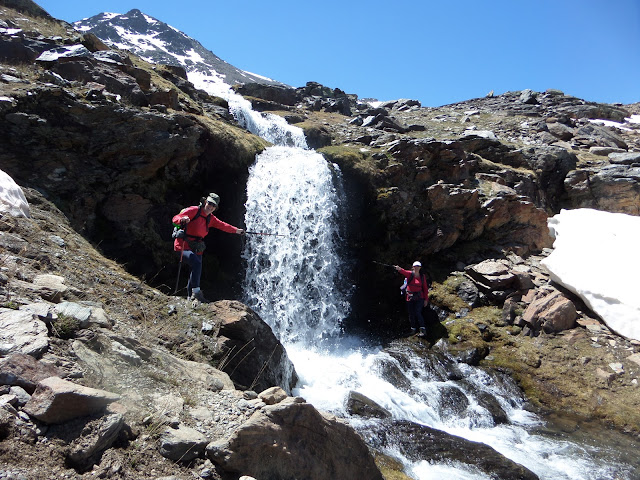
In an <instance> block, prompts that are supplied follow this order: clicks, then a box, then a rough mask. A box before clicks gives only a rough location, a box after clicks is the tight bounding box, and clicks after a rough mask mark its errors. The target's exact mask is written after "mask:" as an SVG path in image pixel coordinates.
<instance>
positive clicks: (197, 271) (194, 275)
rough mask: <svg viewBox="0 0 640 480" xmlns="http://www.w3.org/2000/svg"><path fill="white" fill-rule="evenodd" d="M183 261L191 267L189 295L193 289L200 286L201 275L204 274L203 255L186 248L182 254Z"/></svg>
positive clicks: (188, 285)
mask: <svg viewBox="0 0 640 480" xmlns="http://www.w3.org/2000/svg"><path fill="white" fill-rule="evenodd" d="M182 261H183V262H186V264H187V265H189V268H190V269H191V273H190V274H189V282H188V283H187V295H188V296H189V297H190V296H191V290H192V289H194V288H198V287H199V286H200V275H202V255H196V254H195V253H193V252H192V251H191V250H185V251H184V253H183V254H182Z"/></svg>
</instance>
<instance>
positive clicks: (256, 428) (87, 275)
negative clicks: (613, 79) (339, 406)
mask: <svg viewBox="0 0 640 480" xmlns="http://www.w3.org/2000/svg"><path fill="white" fill-rule="evenodd" d="M237 89H238V91H239V92H240V93H242V94H243V95H245V96H246V97H247V98H249V99H251V101H252V103H253V105H254V108H255V109H257V110H269V111H270V112H272V113H277V114H280V115H282V116H283V117H284V118H286V119H287V120H288V121H289V122H290V123H293V124H296V125H298V126H300V127H301V128H303V129H304V131H305V133H306V135H307V138H308V140H309V144H310V145H311V146H312V147H314V148H317V149H318V150H319V151H320V152H322V153H323V154H324V155H325V157H327V158H328V159H329V160H331V161H333V162H335V163H337V164H338V165H339V166H340V168H341V170H342V172H343V174H344V178H345V183H346V191H345V195H346V198H347V200H348V205H349V209H348V215H349V217H348V219H347V223H348V227H349V228H348V229H347V236H346V244H347V245H346V248H347V249H348V250H349V252H350V253H351V255H352V258H353V259H354V260H353V262H352V263H351V265H352V266H353V272H352V280H353V283H354V284H356V285H357V290H356V292H355V294H354V297H353V305H354V315H352V318H350V319H349V320H348V325H346V328H348V329H350V328H352V329H361V328H363V327H366V328H368V329H370V328H371V327H370V325H375V326H376V327H375V328H374V329H375V330H376V332H375V333H376V334H378V335H382V336H383V337H384V338H386V339H394V338H398V337H400V336H401V334H402V331H403V322H404V312H403V311H402V309H401V307H402V305H401V304H400V303H399V302H398V298H397V297H398V294H397V291H398V290H397V287H398V280H397V277H395V276H394V275H393V272H389V271H388V270H385V268H384V267H380V266H378V265H376V264H374V263H373V260H377V261H381V262H384V263H390V264H393V263H398V264H402V265H404V264H406V263H408V262H410V261H411V260H413V259H415V258H419V259H421V260H422V261H423V262H424V263H426V264H427V266H428V269H429V271H430V273H431V274H432V277H433V280H434V284H433V287H432V305H433V309H432V312H433V323H432V324H431V327H430V337H429V339H428V340H429V342H426V341H422V340H417V339H409V340H401V341H400V342H401V343H403V345H404V346H405V347H406V346H407V345H408V348H412V349H417V350H418V351H420V352H422V353H423V354H424V355H425V356H426V355H431V354H433V353H434V352H438V354H446V355H447V356H449V357H452V358H455V359H456V360H457V361H459V362H466V363H470V364H474V365H477V364H480V365H483V366H486V367H494V368H499V369H501V370H502V371H505V372H509V373H510V374H511V375H513V376H514V378H515V379H516V380H517V381H518V383H519V385H520V386H521V388H523V389H524V391H525V393H526V395H527V396H528V398H530V400H531V402H532V405H533V406H534V407H535V408H540V409H542V410H543V411H552V410H554V409H558V410H565V411H570V412H573V413H576V414H578V415H580V416H582V418H584V417H595V418H597V419H604V420H605V421H607V422H608V423H609V424H612V425H615V426H616V427H617V428H618V429H620V430H624V431H626V432H631V433H634V434H637V433H638V432H640V418H639V417H638V412H639V411H640V404H639V403H638V395H637V388H638V377H639V376H640V361H639V360H638V359H637V356H638V354H640V346H639V345H638V344H637V342H630V341H628V340H626V339H624V338H620V337H617V336H615V335H613V334H612V333H611V332H609V331H608V330H607V329H606V327H604V326H603V325H602V324H601V323H600V322H599V320H598V319H597V318H596V317H595V316H594V315H593V314H591V313H590V312H589V311H588V310H587V309H586V308H585V307H584V305H581V304H580V302H579V301H578V300H577V299H575V298H574V297H572V296H571V295H570V294H569V293H568V292H564V291H562V290H561V289H559V288H557V286H554V285H552V284H551V283H550V281H549V277H548V273H547V272H546V271H545V269H544V268H543V267H542V266H541V265H540V261H541V259H542V258H544V256H545V255H546V254H547V253H548V250H546V249H547V248H548V247H550V246H551V239H550V237H549V232H548V229H547V219H548V217H549V216H550V215H552V214H553V213H556V212H558V211H559V209H561V208H574V207H592V208H599V209H604V210H608V211H614V212H624V213H628V214H632V215H640V186H639V185H640V184H639V182H638V180H639V175H640V160H639V157H638V155H639V154H638V151H640V143H639V142H640V140H639V139H640V135H639V130H638V123H634V122H633V121H630V120H629V119H631V118H632V115H637V114H640V107H639V106H638V104H635V105H626V106H622V105H602V104H596V103H593V102H588V101H585V100H582V99H577V98H573V97H569V96H567V95H564V94H563V93H562V92H560V91H556V90H549V91H546V92H531V91H523V92H509V93H506V94H504V95H500V96H496V97H487V98H481V99H474V100H469V101H466V102H461V103H459V104H454V105H447V106H443V107H438V108H424V107H421V106H420V104H419V103H418V102H416V101H412V100H398V101H395V102H388V103H385V104H375V105H372V104H370V103H364V102H361V101H359V100H358V98H357V96H356V95H353V94H347V93H345V92H343V91H341V90H340V89H332V88H327V87H324V86H322V85H318V84H316V83H313V82H310V83H308V84H307V85H305V86H304V87H300V88H297V89H293V88H288V87H284V86H269V85H244V86H240V87H237ZM0 137H1V138H0V145H1V146H0V169H2V170H3V171H5V172H6V173H8V174H9V175H11V177H12V178H13V179H14V180H16V182H17V183H18V184H19V185H20V186H22V187H23V189H24V191H25V192H26V194H27V198H28V200H29V202H30V204H31V206H32V217H31V218H30V219H26V218H13V217H3V218H2V219H0V233H1V236H0V258H2V270H1V271H0V303H1V305H2V308H0V318H1V319H2V322H4V323H3V335H5V333H4V332H5V331H6V332H10V331H11V332H12V333H11V334H10V335H9V334H8V333H7V334H6V338H5V337H3V340H2V344H3V347H2V348H3V349H4V350H3V351H2V356H3V358H2V359H1V361H2V362H3V363H2V367H0V375H2V376H3V377H2V378H3V381H2V382H1V383H3V386H2V387H1V388H2V389H3V391H2V392H3V396H2V397H1V398H3V399H4V403H5V404H6V405H11V407H9V406H7V407H6V408H5V409H4V410H0V411H1V412H2V415H3V416H2V419H1V421H0V432H1V434H0V438H1V439H2V441H1V442H0V445H2V447H3V449H2V452H1V455H2V457H1V458H2V462H3V464H5V465H14V466H15V468H16V471H17V472H18V473H24V472H25V471H26V469H27V468H32V469H35V471H37V472H38V475H40V476H39V477H37V478H49V477H48V473H49V472H51V471H53V472H55V473H60V474H66V475H67V476H68V478H74V476H76V477H77V478H83V475H85V472H87V471H88V470H90V469H92V468H93V469H94V473H96V474H97V475H100V476H101V477H116V478H117V477H121V478H157V477H161V476H163V475H176V476H180V475H184V476H188V475H191V473H192V472H194V471H195V472H198V473H199V474H200V475H201V476H202V477H203V478H208V477H209V478H219V477H220V476H224V475H228V476H230V477H229V478H237V477H238V476H239V475H241V474H248V475H252V474H253V475H256V478H263V476H265V475H276V476H277V475H280V477H279V478H289V477H287V475H289V476H290V478H294V477H295V476H299V475H300V474H301V473H300V470H298V469H299V468H302V467H304V468H305V469H306V470H305V471H307V472H317V470H316V468H317V465H315V464H313V460H312V459H310V458H308V451H309V449H312V450H316V451H322V452H325V453H324V456H322V458H330V459H331V461H332V462H333V463H332V464H331V465H332V466H331V468H332V471H333V472H334V477H336V478H355V476H360V477H363V478H380V477H379V475H380V473H379V472H378V470H377V467H376V466H375V465H374V464H373V460H372V457H371V456H370V455H369V453H368V448H367V446H366V445H365V444H364V443H363V442H362V441H361V440H359V439H360V437H358V436H357V435H356V434H355V433H354V432H353V431H352V430H351V429H350V428H348V427H346V426H345V425H344V422H343V421H341V420H339V419H336V418H334V417H331V416H328V415H325V414H322V413H320V412H317V411H315V409H313V407H311V406H310V405H307V404H306V403H305V402H304V400H303V399H300V398H297V397H290V396H288V395H287V393H291V392H290V388H291V385H292V383H291V382H293V381H294V380H293V379H294V378H295V377H292V376H287V375H283V372H284V371H285V370H287V369H290V370H292V371H293V368H292V367H291V366H290V365H289V364H290V362H289V361H288V359H287V358H286V352H284V351H283V350H282V348H280V349H278V345H279V343H278V342H277V339H275V338H274V339H270V341H269V342H267V343H266V345H265V350H263V351H261V352H256V353H255V355H257V356H256V358H255V359H252V360H251V362H245V363H240V364H238V360H239V359H240V358H241V357H239V356H237V355H236V354H237V352H238V350H241V349H243V347H244V345H246V344H247V343H249V342H250V340H251V338H255V337H256V336H260V338H263V337H265V335H266V333H265V329H264V327H265V326H264V324H262V323H261V321H260V319H259V318H258V317H257V316H256V315H255V313H254V312H251V311H250V310H249V309H247V308H246V307H245V306H243V305H242V304H240V303H238V302H233V301H229V300H226V301H222V302H217V303H215V304H214V305H211V306H209V307H206V308H205V307H202V306H196V307H195V308H194V307H193V306H192V305H190V304H188V303H187V302H186V301H185V300H183V299H181V298H179V297H170V296H167V295H166V294H167V293H170V292H171V291H172V290H173V289H172V288H171V287H169V286H173V284H174V282H175V273H176V272H175V268H176V266H177V261H176V258H175V257H174V256H173V254H172V252H171V248H170V246H169V243H170V242H169V238H170V231H171V225H170V223H169V220H170V218H171V216H172V215H173V214H175V213H176V212H177V211H178V210H179V209H180V208H182V207H183V206H185V205H189V204H194V203H196V202H197V201H198V199H199V197H200V195H201V194H202V193H203V192H208V191H216V192H218V193H219V194H220V195H221V197H222V199H223V200H222V204H221V207H222V209H221V212H220V217H221V218H222V219H224V220H225V221H228V222H230V223H233V224H236V225H241V224H242V218H243V204H244V186H245V182H246V177H247V170H248V166H249V165H250V164H251V162H252V161H253V158H254V157H255V154H256V153H258V152H260V151H261V150H262V149H264V148H265V147H266V146H267V143H266V142H265V141H264V140H262V139H260V138H257V137H255V136H254V135H251V134H250V133H248V132H246V131H245V130H243V129H241V128H239V127H238V125H236V123H235V121H234V120H233V118H232V117H231V115H230V114H229V111H228V107H227V105H226V102H225V101H224V100H222V99H220V98H215V97H212V96H210V95H208V94H207V93H205V92H203V91H201V90H198V89H196V88H195V87H194V86H193V84H191V83H190V82H189V81H188V79H187V75H186V72H185V70H184V69H182V68H180V67H175V66H161V65H151V64H149V63H147V62H145V61H143V60H141V59H140V58H138V57H136V56H135V55H132V54H130V53H128V52H125V51H119V50H112V49H110V48H109V47H107V46H106V44H105V43H104V42H102V41H101V40H100V39H98V38H97V37H96V36H94V35H92V34H81V33H79V32H77V31H75V30H73V29H72V28H71V27H70V26H69V25H67V24H64V23H61V22H57V21H55V20H54V19H52V18H50V17H49V16H48V15H46V12H43V11H42V10H41V9H39V7H37V6H36V5H34V4H33V3H31V2H29V1H27V0H24V1H11V2H9V1H4V2H1V3H0ZM210 237H212V238H211V239H208V241H210V242H211V243H210V245H211V246H212V251H215V254H214V255H208V256H207V262H208V263H207V264H206V265H205V268H206V269H207V272H208V273H207V276H206V277H207V279H206V280H207V282H208V284H207V285H206V288H207V291H208V292H211V294H210V295H211V296H213V297H214V298H219V299H221V298H227V299H229V298H234V297H235V293H236V292H237V289H238V284H239V281H238V280H239V272H241V270H242V268H241V267H240V261H239V256H240V250H241V245H240V244H239V243H234V242H235V239H229V238H225V237H224V236H222V235H220V236H215V235H210ZM214 245H215V249H214V248H213V246H214ZM107 258H108V259H107ZM372 299H376V300H375V301H373V300H372ZM25 319H26V320H25ZM25 324H27V325H30V329H29V331H28V332H25V331H23V330H21V327H20V326H22V327H23V326H24V325H25ZM15 325H17V326H18V327H16V328H17V329H15V330H14V329H13V326H15ZM272 352H278V355H277V356H276V357H275V358H274V357H272V356H271V354H272ZM212 364H213V365H215V366H216V367H217V368H214V367H212V366H211V365H212ZM263 365H264V368H262V367H263ZM256 366H257V368H256ZM620 366H621V367H620ZM245 367H246V368H245ZM290 367H291V368H290ZM225 372H228V373H225ZM260 374H264V375H265V377H260ZM51 378H59V379H61V380H55V381H54V380H50V379H51ZM568 379H569V380H570V381H568ZM398 381H402V379H401V378H400V377H398ZM273 386H276V387H277V388H276V389H275V390H273V389H270V388H268V387H273ZM81 387H82V388H81ZM254 390H255V391H257V392H261V393H260V396H258V395H257V394H256V393H254ZM56 399H58V400H56ZM60 399H72V402H73V405H78V406H82V408H83V409H84V410H78V411H81V412H83V416H81V417H79V418H78V417H77V416H76V415H74V414H73V413H70V412H69V409H67V408H64V407H62V408H61V407H60V403H59V402H60ZM66 401H68V400H66ZM63 403H64V401H63ZM5 412H8V413H5ZM294 418H295V419H303V420H305V422H306V423H303V424H302V425H301V426H299V428H300V429H305V430H306V431H307V433H308V434H309V435H310V436H311V437H312V438H313V439H314V440H313V442H311V440H309V442H310V443H309V444H308V445H307V448H300V449H299V450H293V451H292V450H290V448H291V446H292V444H293V443H295V442H292V438H294V437H295V436H298V435H302V433H301V432H298V431H297V430H296V429H295V428H296V425H294V424H295V422H293V420H292V419H294ZM61 419H62V420H61ZM320 427H321V428H320ZM317 428H320V430H319V431H316V430H315V429H317ZM397 428H398V429H400V430H402V431H406V432H415V431H418V430H420V429H419V427H418V426H416V425H404V424H402V425H400V424H399V425H397ZM273 430H283V434H282V437H280V438H279V440H278V445H279V446H280V447H281V449H280V450H278V452H277V454H278V455H279V456H278V458H281V459H286V458H292V457H293V458H294V459H296V460H300V461H299V462H298V463H296V462H292V463H291V464H287V463H286V462H284V463H283V462H282V461H275V462H273V463H269V462H264V463H261V464H256V463H255V462H254V463H252V462H246V455H243V453H242V452H244V451H245V449H247V448H250V445H251V441H253V440H252V439H255V438H261V435H265V437H262V438H263V439H264V438H266V436H268V434H267V433H265V432H272V431H273ZM422 434H423V435H434V438H435V434H433V433H430V432H423V433H422ZM336 438H339V439H340V441H341V442H346V443H348V445H349V449H347V448H346V447H345V449H344V450H342V449H340V448H338V449H336V447H335V443H334V442H336ZM442 441H443V442H450V441H451V439H450V438H447V439H444V440H442ZM303 443H304V442H303ZM45 445H47V446H45ZM338 445H342V443H338ZM265 448H266V447H265ZM459 448H463V447H459ZM43 449H49V450H47V452H49V454H48V455H42V451H43ZM287 450H289V451H288V452H287ZM346 452H350V454H349V455H348V456H347V455H344V454H345V453H346ZM412 454H416V453H415V452H413V453H412ZM478 455H482V456H485V457H486V456H487V455H488V454H487V452H485V451H480V453H479V454H478ZM492 455H493V454H492ZM45 456H46V459H43V457H45ZM379 458H380V457H379ZM468 458H476V457H474V456H473V455H468ZM16 459H18V460H16ZM167 459H169V460H170V461H169V460H167ZM354 459H357V460H358V463H355V464H354V463H353V461H354ZM426 460H428V459H426ZM243 462H244V463H243ZM34 465H35V467H34ZM283 465H284V466H283ZM301 466H302V467H301ZM278 468H283V469H285V470H278ZM394 468H398V467H397V466H396V467H394ZM495 468H496V467H489V466H488V467H486V470H485V471H487V472H492V471H493V472H495V471H496V470H495ZM503 468H505V469H511V468H515V469H516V470H517V469H518V466H517V465H515V466H514V465H501V466H500V469H501V470H500V471H504V470H502V469H503ZM492 469H494V470H492ZM354 472H357V475H356V473H354ZM341 473H343V475H342V474H341ZM529 473H530V472H521V471H520V473H519V475H523V478H530V477H529ZM86 475H91V474H90V473H86ZM128 475H129V477H127V476H128ZM132 475H133V476H134V477H132ZM315 475H316V473H314V477H313V478H323V477H322V474H321V473H317V476H315ZM207 476H208V477H207ZM234 476H235V477H234ZM87 478H88V477H87ZM265 478H266V477H265ZM505 478H506V477H505Z"/></svg>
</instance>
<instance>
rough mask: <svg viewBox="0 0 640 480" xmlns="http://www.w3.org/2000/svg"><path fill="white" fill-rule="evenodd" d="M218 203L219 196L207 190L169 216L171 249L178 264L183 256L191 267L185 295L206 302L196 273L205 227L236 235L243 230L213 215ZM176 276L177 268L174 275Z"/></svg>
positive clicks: (205, 233) (198, 272)
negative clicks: (170, 218)
mask: <svg viewBox="0 0 640 480" xmlns="http://www.w3.org/2000/svg"><path fill="white" fill-rule="evenodd" d="M219 204H220V197H219V196H218V195H216V194H215V193H210V194H209V195H208V196H207V197H206V198H205V197H203V198H202V199H201V200H200V205H196V206H191V207H187V208H184V209H183V210H182V211H181V212H180V213H179V214H177V215H176V216H175V217H173V220H172V221H173V225H174V227H175V229H174V234H173V238H174V239H175V240H174V242H173V249H174V250H175V251H176V252H180V264H181V265H182V260H183V259H185V260H186V261H187V264H188V265H189V266H190V267H191V274H190V275H189V282H188V283H187V296H188V297H189V298H191V299H193V300H198V301H199V302H202V303H208V300H207V299H206V298H205V297H204V295H203V293H202V291H201V290H200V275H201V274H202V253H203V252H204V249H205V243H204V237H206V236H207V234H208V233H209V228H210V227H213V228H217V229H218V230H222V231H223V232H227V233H235V234H238V235H243V234H244V233H245V232H244V230H243V229H241V228H237V227H234V226H233V225H230V224H228V223H225V222H223V221H222V220H220V219H218V218H217V217H216V216H215V215H213V212H214V211H215V210H217V208H218V205H219ZM179 276H180V273H179V271H178V279H179ZM176 286H177V284H176Z"/></svg>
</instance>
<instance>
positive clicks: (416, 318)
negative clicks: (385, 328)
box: [407, 298, 426, 329]
mask: <svg viewBox="0 0 640 480" xmlns="http://www.w3.org/2000/svg"><path fill="white" fill-rule="evenodd" d="M423 306H424V300H423V299H422V298H416V299H415V300H409V301H408V302H407V309H408V310H409V325H411V328H415V329H417V328H418V326H420V327H422V328H426V326H425V323H424V317H423V316H422V308H423Z"/></svg>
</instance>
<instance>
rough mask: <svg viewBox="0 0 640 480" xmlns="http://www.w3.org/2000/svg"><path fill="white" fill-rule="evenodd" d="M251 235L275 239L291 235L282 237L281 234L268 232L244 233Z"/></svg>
mask: <svg viewBox="0 0 640 480" xmlns="http://www.w3.org/2000/svg"><path fill="white" fill-rule="evenodd" d="M244 233H248V234H249V235H273V236H274V237H288V236H289V235H282V234H280V233H266V232H246V231H245V232H244Z"/></svg>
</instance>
